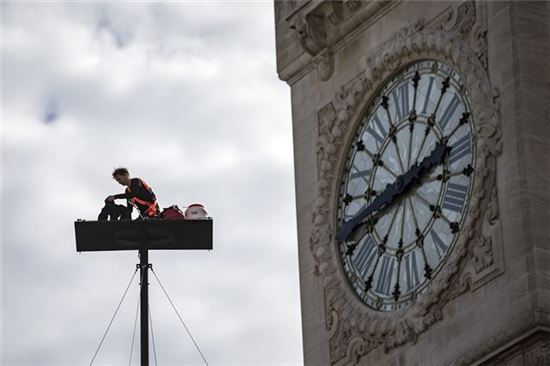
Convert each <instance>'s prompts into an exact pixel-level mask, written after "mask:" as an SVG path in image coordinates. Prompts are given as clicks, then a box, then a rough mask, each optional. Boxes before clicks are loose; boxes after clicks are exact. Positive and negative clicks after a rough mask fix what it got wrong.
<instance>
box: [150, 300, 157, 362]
mask: <svg viewBox="0 0 550 366" xmlns="http://www.w3.org/2000/svg"><path fill="white" fill-rule="evenodd" d="M149 325H150V326H151V339H152V340H153V355H154V356H155V366H158V363H157V348H156V347H155V333H154V332H153V317H152V316H151V304H149Z"/></svg>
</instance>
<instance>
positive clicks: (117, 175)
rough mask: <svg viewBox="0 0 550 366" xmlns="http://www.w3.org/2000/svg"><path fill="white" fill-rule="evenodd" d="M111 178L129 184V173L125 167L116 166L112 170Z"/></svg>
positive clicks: (125, 184)
mask: <svg viewBox="0 0 550 366" xmlns="http://www.w3.org/2000/svg"><path fill="white" fill-rule="evenodd" d="M113 179H114V180H116V181H117V182H118V183H119V184H121V185H123V186H128V187H129V186H130V173H128V169H126V168H116V169H115V170H114V171H113Z"/></svg>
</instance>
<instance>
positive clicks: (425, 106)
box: [422, 76, 435, 115]
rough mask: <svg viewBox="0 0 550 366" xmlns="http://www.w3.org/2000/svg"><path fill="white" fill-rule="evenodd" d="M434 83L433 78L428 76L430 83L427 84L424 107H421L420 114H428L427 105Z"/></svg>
mask: <svg viewBox="0 0 550 366" xmlns="http://www.w3.org/2000/svg"><path fill="white" fill-rule="evenodd" d="M434 81H435V77H434V76H430V81H429V82H428V90H427V91H426V99H424V106H423V107H422V114H424V115H426V114H428V103H429V101H430V96H431V94H432V87H433V84H434Z"/></svg>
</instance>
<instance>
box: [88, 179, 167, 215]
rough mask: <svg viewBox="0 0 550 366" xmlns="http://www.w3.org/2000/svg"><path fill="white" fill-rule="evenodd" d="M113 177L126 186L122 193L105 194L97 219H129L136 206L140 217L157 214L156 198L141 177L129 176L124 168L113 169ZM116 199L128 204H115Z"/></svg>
mask: <svg viewBox="0 0 550 366" xmlns="http://www.w3.org/2000/svg"><path fill="white" fill-rule="evenodd" d="M113 179H114V180H116V181H117V182H118V183H119V184H121V185H123V186H126V191H125V192H124V193H120V194H115V195H110V196H107V198H106V199H105V207H103V209H102V210H101V213H100V214H99V217H98V220H107V218H108V217H109V218H110V219H111V220H118V219H123V220H124V219H131V217H132V216H131V214H132V207H134V206H135V207H136V208H137V209H138V211H139V213H140V217H142V218H155V217H157V216H158V214H159V206H158V204H157V198H156V196H155V193H154V192H153V190H152V189H151V187H150V186H149V185H148V184H147V183H145V182H144V181H143V180H142V179H141V178H130V173H129V172H128V169H126V168H117V169H115V170H114V171H113ZM116 199H126V200H127V202H128V206H123V205H117V204H115V203H114V202H115V200H116Z"/></svg>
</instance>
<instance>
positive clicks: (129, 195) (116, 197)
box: [113, 191, 132, 199]
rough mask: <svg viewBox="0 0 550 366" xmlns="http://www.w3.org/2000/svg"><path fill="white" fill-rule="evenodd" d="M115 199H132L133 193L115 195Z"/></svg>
mask: <svg viewBox="0 0 550 366" xmlns="http://www.w3.org/2000/svg"><path fill="white" fill-rule="evenodd" d="M113 197H114V198H115V199H119V198H126V199H128V198H132V192H128V191H126V192H124V193H119V194H115V195H114V196H113Z"/></svg>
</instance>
